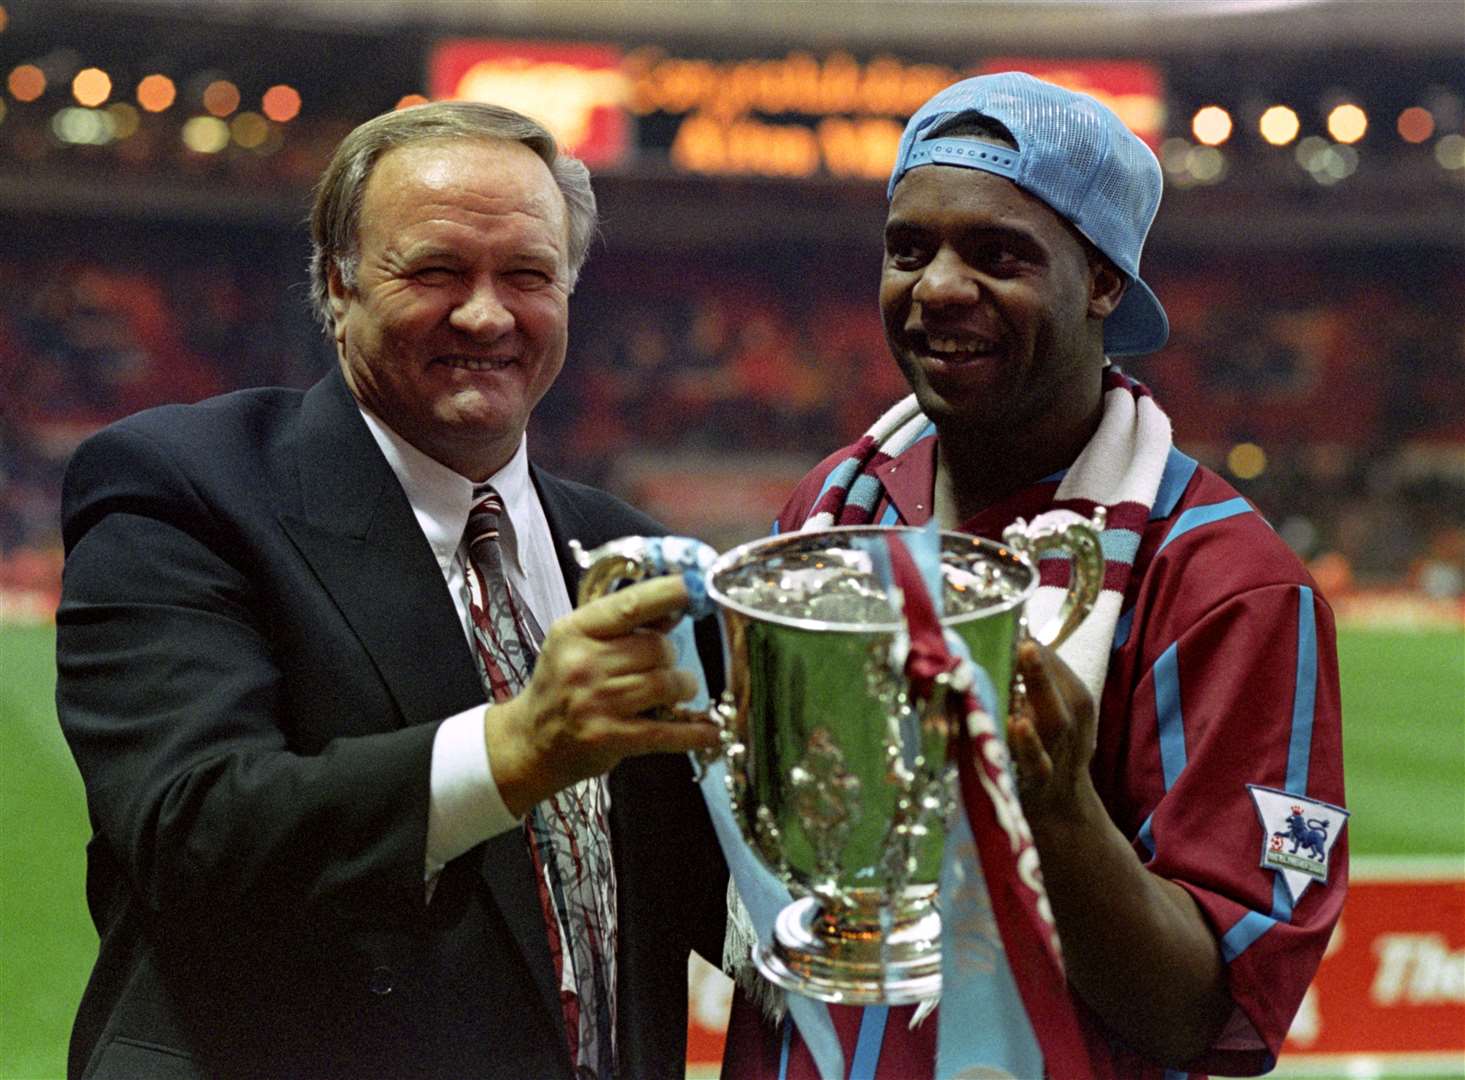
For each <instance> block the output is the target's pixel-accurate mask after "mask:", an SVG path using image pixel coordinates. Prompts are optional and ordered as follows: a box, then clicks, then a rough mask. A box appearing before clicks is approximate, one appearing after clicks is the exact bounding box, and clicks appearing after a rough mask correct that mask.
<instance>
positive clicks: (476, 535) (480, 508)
mask: <svg viewBox="0 0 1465 1080" xmlns="http://www.w3.org/2000/svg"><path fill="white" fill-rule="evenodd" d="M503 513H504V500H503V498H502V496H500V495H499V493H498V492H497V491H495V490H494V489H493V488H492V487H490V486H488V485H487V484H485V485H484V486H483V487H480V488H474V489H473V506H472V507H471V508H470V509H469V511H468V528H467V534H468V535H467V540H468V550H469V551H473V550H475V549H477V547H478V546H479V545H480V544H481V543H482V542H483V541H492V543H493V544H494V545H495V546H497V544H498V542H499V522H500V520H502V518H503Z"/></svg>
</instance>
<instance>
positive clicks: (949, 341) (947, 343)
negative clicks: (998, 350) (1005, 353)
mask: <svg viewBox="0 0 1465 1080" xmlns="http://www.w3.org/2000/svg"><path fill="white" fill-rule="evenodd" d="M926 347H927V348H928V349H929V350H930V351H931V352H933V353H961V354H963V355H975V354H978V353H986V352H991V351H992V344H991V342H988V341H964V340H961V339H959V338H946V337H929V338H927V339H926Z"/></svg>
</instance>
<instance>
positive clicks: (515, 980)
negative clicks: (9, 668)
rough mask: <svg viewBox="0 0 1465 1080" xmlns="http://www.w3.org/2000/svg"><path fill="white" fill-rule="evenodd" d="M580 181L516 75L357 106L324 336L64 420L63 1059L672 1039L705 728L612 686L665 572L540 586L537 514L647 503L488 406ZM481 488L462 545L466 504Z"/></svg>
mask: <svg viewBox="0 0 1465 1080" xmlns="http://www.w3.org/2000/svg"><path fill="white" fill-rule="evenodd" d="M594 220H595V201H594V196H593V194H592V193H591V191H590V185H589V177H588V174H587V173H586V172H585V169H584V166H583V165H581V164H580V163H579V162H577V161H575V160H574V159H572V158H567V157H566V156H564V155H561V154H559V153H558V152H557V149H556V147H555V143H554V140H553V139H552V137H550V136H549V134H548V133H547V132H545V131H544V130H543V129H542V128H540V127H539V126H538V125H537V124H535V123H533V122H532V121H529V120H527V119H526V118H524V117H522V116H519V115H518V114H516V113H512V112H509V111H508V110H503V109H497V108H493V107H489V106H479V105H468V104H463V103H439V104H435V105H429V106H421V107H419V108H417V109H411V110H406V111H403V112H399V113H392V114H388V115H386V116H382V117H378V118H376V119H375V120H372V121H369V122H368V123H366V124H363V125H362V126H361V127H359V128H358V129H356V131H354V132H352V134H351V135H349V136H348V137H347V138H346V139H345V140H344V141H343V143H342V145H341V147H340V148H339V149H338V151H337V153H336V156H335V159H334V161H333V162H332V164H331V166H330V168H329V169H328V170H327V172H326V174H325V175H324V176H323V178H322V180H321V183H320V185H319V188H318V191H317V201H316V208H315V214H314V218H313V235H314V239H315V258H314V264H313V275H314V286H315V297H316V302H317V305H318V307H319V309H320V311H321V314H322V316H323V318H324V320H325V322H326V324H327V325H328V327H329V328H330V330H331V333H332V335H333V337H334V339H335V342H336V345H337V353H338V356H339V359H340V364H339V368H338V369H337V370H333V371H332V372H331V374H329V375H328V376H327V377H326V378H324V379H323V380H321V382H319V383H318V384H317V385H316V386H314V387H313V388H312V389H310V390H309V391H307V392H304V393H300V392H295V391H289V390H283V389H263V390H251V391H244V392H241V393H237V394H231V395H227V396H225V397H222V398H216V399H212V400H210V401H206V402H203V403H201V404H198V405H192V406H170V407H165V408H162V409H157V410H152V411H149V412H146V413H141V414H138V415H136V416H133V417H130V418H128V419H126V420H124V421H122V422H120V423H118V424H116V425H113V426H112V427H110V428H108V429H106V430H104V431H103V432H101V433H100V434H98V435H96V436H95V437H93V438H92V439H90V440H88V441H87V442H86V443H85V444H84V445H83V446H82V447H81V448H80V449H79V450H78V452H77V454H76V456H75V458H74V459H73V462H72V464H71V467H70V469H69V472H68V475H67V482H66V490H65V496H64V505H63V521H64V532H65V542H66V549H67V562H66V571H65V581H64V588H63V597H62V602H61V607H60V609H59V611H58V613H57V666H58V674H59V681H58V688H57V702H58V709H59V712H60V717H61V723H62V727H63V729H64V730H65V733H66V736H67V739H68V741H69V743H70V745H71V748H72V751H73V753H74V754H75V756H76V760H77V763H78V765H79V767H80V769H81V773H82V776H83V778H84V780H85V782H86V788H87V798H88V804H89V810H90V814H91V820H92V824H93V837H92V840H91V842H90V844H89V846H88V852H87V857H88V881H87V894H88V901H89V904H90V906H91V911H92V916H93V919H94V920H95V922H96V925H97V929H98V932H99V934H100V936H101V946H100V953H99V956H98V960H97V964H96V968H95V970H94V971H93V974H92V978H91V981H90V983H89V985H88V987H87V989H86V993H85V995H84V997H83V1000H82V1003H81V1007H80V1011H79V1014H78V1017H77V1021H76V1025H75V1029H74V1032H73V1038H72V1047H71V1059H70V1072H71V1074H72V1075H73V1076H86V1077H122V1076H126V1077H137V1076H149V1077H174V1076H177V1077H195V1076H210V1077H213V1076H236V1075H239V1076H270V1077H287V1076H288V1077H296V1076H299V1077H323V1076H342V1077H368V1076H380V1077H406V1076H454V1077H458V1076H465V1077H466V1076H473V1077H503V1078H505V1080H508V1078H513V1080H523V1078H526V1077H533V1078H537V1077H561V1076H563V1077H571V1076H575V1077H599V1078H601V1080H606V1078H608V1077H610V1076H612V1075H621V1076H627V1077H638V1078H640V1077H653V1076H667V1075H680V1074H681V1073H682V1071H683V1063H684V1052H685V1051H684V1048H685V1030H686V1027H685V1025H686V963H687V955H688V949H689V948H690V947H694V946H695V947H697V948H698V949H699V950H700V951H702V952H704V953H705V954H708V955H711V956H719V955H720V950H721V943H722V929H723V927H722V918H723V890H724V887H725V881H726V876H725V870H724V869H723V867H722V865H721V860H720V857H719V856H718V855H717V848H716V843H715V841H714V840H713V838H712V834H711V831H710V826H709V825H708V822H707V819H706V813H705V808H704V806H703V805H702V803H701V799H700V795H699V793H698V791H697V789H696V787H695V786H694V785H693V783H692V781H691V774H690V768H689V765H688V764H687V759H686V756H685V753H682V752H685V751H688V750H692V749H698V748H705V747H709V746H711V745H713V744H715V742H716V736H715V732H714V731H713V730H712V729H711V728H710V726H708V725H705V724H700V723H679V722H673V721H659V720H653V719H647V718H645V717H646V714H647V712H648V710H651V709H653V708H654V707H657V706H665V705H670V704H673V703H675V702H677V701H682V700H686V699H688V698H690V697H692V696H693V694H694V693H695V691H696V680H695V677H694V676H693V675H691V674H689V672H688V671H687V670H686V669H685V664H682V666H679V663H681V661H680V660H679V658H680V657H687V656H688V654H689V653H691V652H692V651H693V650H691V649H690V648H689V647H687V643H688V641H689V640H690V634H689V633H688V632H685V631H684V630H678V631H676V632H675V633H669V632H668V631H667V627H668V626H669V625H670V623H671V621H672V620H673V619H674V618H675V617H676V616H677V615H679V614H680V613H681V611H682V609H683V607H684V606H685V603H686V597H685V592H684V589H683V587H682V585H681V582H680V580H679V579H676V578H664V579H660V580H658V581H653V582H649V583H645V584H643V585H638V586H634V587H632V588H629V589H625V590H622V591H621V592H619V593H616V594H614V595H612V596H609V597H606V598H604V599H602V600H599V601H595V602H593V603H590V604H588V605H586V606H584V607H582V608H580V609H578V610H575V611H573V612H571V610H570V600H569V597H570V596H571V595H572V594H573V590H574V588H575V585H576V580H577V576H578V571H577V569H576V567H575V566H574V564H573V562H572V560H571V559H570V558H569V555H568V542H569V541H570V540H571V539H578V540H579V541H581V542H582V543H584V544H585V545H587V546H591V545H595V544H598V543H602V542H604V541H606V540H609V539H612V538H615V537H618V536H622V535H626V534H631V533H643V534H644V533H650V532H658V531H660V530H658V529H657V527H656V525H655V523H654V522H652V521H651V520H649V519H648V518H646V517H645V516H643V515H641V514H639V513H637V512H636V511H635V510H633V509H631V508H630V507H628V506H626V505H625V504H624V503H621V502H619V501H618V500H615V499H613V498H612V497H610V496H609V495H606V494H603V493H601V492H597V491H594V490H592V489H589V488H586V487H582V486H580V485H576V484H571V483H568V482H566V481H563V480H559V479H556V478H555V477H552V476H549V475H547V474H545V473H543V472H541V471H539V470H537V469H535V468H534V467H533V466H531V465H530V464H529V463H528V460H527V451H526V441H525V434H524V433H525V427H526V424H527V423H528V420H529V416H530V413H531V411H532V409H533V408H534V405H535V404H536V403H537V402H538V401H539V399H540V397H541V396H542V395H543V394H544V392H545V391H546V390H547V389H548V388H549V386H550V385H551V383H553V381H554V379H555V377H556V376H557V375H558V373H559V370H560V368H561V366H562V364H563V361H564V355H565V345H566V323H567V303H568V298H569V294H570V291H571V289H572V288H573V285H574V281H575V276H576V273H577V272H578V270H579V267H580V265H581V263H582V262H583V260H584V257H585V253H586V249H587V247H588V244H589V239H590V236H591V235H592V233H593V230H594ZM490 489H491V490H490ZM486 496H491V498H492V500H495V505H497V506H498V507H499V508H500V510H499V517H498V519H497V523H496V525H495V526H494V530H495V531H496V532H497V536H498V541H497V545H496V550H497V551H498V554H497V555H495V556H494V558H495V559H498V558H500V557H501V566H499V568H498V570H497V571H485V569H484V565H483V563H482V560H481V559H480V558H479V555H478V554H477V553H478V552H479V548H478V547H477V545H476V544H475V545H474V546H473V547H472V550H471V551H470V550H469V544H468V543H467V542H465V538H464V528H465V524H466V523H467V520H468V518H469V516H470V513H474V514H476V513H478V512H479V511H480V510H481V509H482V508H483V506H484V505H486V504H485V503H484V501H483V500H484V498H485V497H486ZM480 531H481V530H480ZM495 565H498V564H497V563H496V564H495ZM500 601H503V602H504V603H505V605H506V606H505V607H504V608H503V609H502V610H500V609H499V608H498V605H499V603H500ZM504 611H511V614H510V615H508V616H504V614H503V612H504ZM505 617H507V618H509V619H510V623H509V624H505V623H504V622H503V618H505ZM506 625H508V626H509V629H508V630H507V631H505V626H506ZM539 626H548V627H550V629H549V632H548V634H547V635H544V636H543V640H542V643H540V642H539V641H538V640H537V638H538V633H537V628H538V627H539ZM531 628H532V629H531ZM486 637H487V638H494V639H495V640H497V641H498V644H497V646H493V647H491V643H490V645H485V644H484V640H485V638H486ZM499 638H504V639H505V640H498V639H499ZM674 641H675V642H676V645H675V646H674V644H673V642H674ZM536 646H537V663H533V655H534V653H535V651H536V648H535V647H536ZM495 647H496V648H497V649H498V651H497V652H495V651H494V648H495ZM485 649H487V650H488V651H486V652H485V651H484V650H485ZM516 650H517V651H516ZM526 652H527V653H528V655H529V657H530V661H531V664H532V675H531V674H530V673H529V671H528V670H527V668H528V667H529V666H530V665H524V666H523V668H522V669H521V670H519V671H518V672H517V677H516V673H515V671H514V670H513V665H514V663H515V662H516V661H515V657H518V658H519V659H522V658H523V655H524V653H526ZM486 700H487V701H488V702H489V704H488V707H487V708H485V701H486ZM658 752H660V753H658ZM672 752H676V753H672ZM607 774H608V776H607ZM570 795H572V796H573V800H579V802H578V803H576V805H583V806H584V807H585V808H586V809H585V813H584V815H583V820H580V819H577V820H578V824H577V825H576V826H575V829H580V830H582V831H579V832H577V831H575V829H571V828H570V827H568V826H566V828H565V829H564V830H562V833H561V834H556V835H551V833H552V830H553V826H554V821H553V820H551V819H552V818H553V817H554V815H555V814H557V813H560V812H561V811H562V810H563V808H564V807H565V806H566V805H567V804H566V801H565V800H566V798H567V796H570ZM573 800H572V801H573ZM526 821H527V822H528V823H529V826H528V827H527V828H526V826H525V822H526ZM597 830H598V831H597ZM607 836H608V840H607V839H606V838H607ZM565 837H570V838H571V839H565ZM557 845H558V846H557ZM606 847H608V848H609V851H608V852H607V851H606V850H605V848H606ZM577 897H578V898H579V899H576V898H577ZM587 942H588V944H587ZM587 950H588V951H587ZM587 957H590V959H588V960H587V959H586V958H587Z"/></svg>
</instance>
